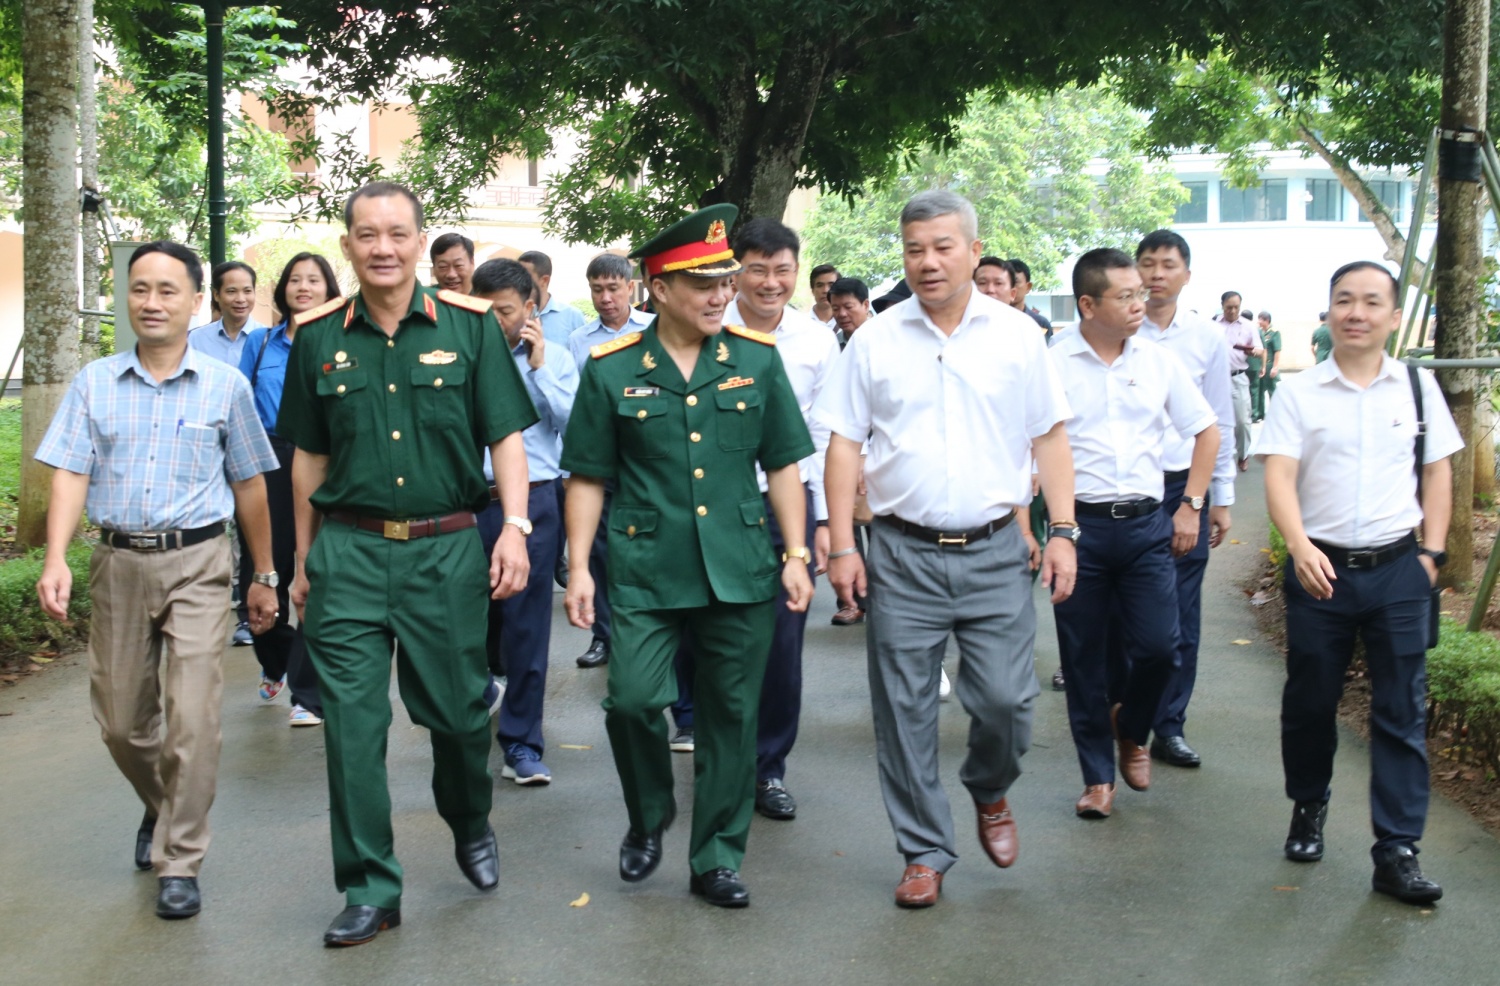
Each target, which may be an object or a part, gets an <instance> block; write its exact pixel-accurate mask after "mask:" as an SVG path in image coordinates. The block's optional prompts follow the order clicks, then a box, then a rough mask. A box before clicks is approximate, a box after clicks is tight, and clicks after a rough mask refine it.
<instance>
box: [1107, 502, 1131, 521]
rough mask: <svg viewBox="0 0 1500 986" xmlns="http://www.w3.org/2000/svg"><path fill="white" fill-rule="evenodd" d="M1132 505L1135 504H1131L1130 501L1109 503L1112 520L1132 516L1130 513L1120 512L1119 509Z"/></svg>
mask: <svg viewBox="0 0 1500 986" xmlns="http://www.w3.org/2000/svg"><path fill="white" fill-rule="evenodd" d="M1132 506H1134V504H1130V503H1111V504H1110V505H1109V519H1110V520H1128V519H1129V518H1130V514H1122V513H1119V512H1118V511H1119V509H1120V508H1121V507H1126V508H1129V507H1132Z"/></svg>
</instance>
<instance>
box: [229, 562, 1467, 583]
mask: <svg viewBox="0 0 1500 986" xmlns="http://www.w3.org/2000/svg"><path fill="white" fill-rule="evenodd" d="M1439 564H1441V562H1439ZM250 580H251V581H252V582H256V583H258V584H260V585H268V586H270V587H271V588H273V589H274V588H276V587H277V586H278V585H280V584H281V576H279V575H277V574H276V573H275V572H256V573H255V574H254V575H252V576H250Z"/></svg>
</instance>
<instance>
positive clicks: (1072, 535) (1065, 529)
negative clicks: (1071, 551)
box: [1047, 524, 1083, 547]
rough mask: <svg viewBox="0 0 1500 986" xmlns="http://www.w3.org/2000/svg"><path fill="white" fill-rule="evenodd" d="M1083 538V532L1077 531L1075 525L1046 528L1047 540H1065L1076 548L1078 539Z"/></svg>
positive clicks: (1055, 525)
mask: <svg viewBox="0 0 1500 986" xmlns="http://www.w3.org/2000/svg"><path fill="white" fill-rule="evenodd" d="M1082 536H1083V531H1081V530H1079V529H1078V525H1077V524H1067V525H1063V524H1051V525H1049V526H1048V527H1047V540H1048V541H1050V540H1052V539H1053V538H1067V539H1068V540H1069V541H1072V542H1073V544H1074V546H1075V547H1076V546H1077V544H1078V539H1079V538H1080V537H1082Z"/></svg>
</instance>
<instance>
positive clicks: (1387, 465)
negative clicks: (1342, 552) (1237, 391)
mask: <svg viewBox="0 0 1500 986" xmlns="http://www.w3.org/2000/svg"><path fill="white" fill-rule="evenodd" d="M1417 374H1418V378H1419V379H1420V380H1421V386H1422V411H1423V413H1424V414H1425V416H1426V418H1427V439H1426V443H1425V445H1424V446H1423V450H1422V451H1423V462H1424V464H1426V463H1432V462H1437V461H1438V460H1439V459H1445V458H1447V457H1448V456H1450V455H1452V454H1453V453H1454V452H1457V451H1458V450H1459V449H1461V448H1463V447H1464V442H1463V438H1462V437H1461V436H1460V435H1459V433H1458V428H1457V426H1456V425H1454V423H1453V415H1452V414H1450V413H1449V412H1448V402H1447V401H1446V400H1445V399H1444V398H1443V392H1442V390H1441V389H1440V388H1439V387H1438V385H1437V379H1436V378H1435V377H1433V375H1432V372H1431V371H1429V370H1418V371H1417ZM1416 438H1417V407H1416V402H1415V401H1414V400H1413V399H1412V393H1411V378H1410V376H1409V375H1408V373H1407V370H1406V367H1405V365H1403V364H1402V363H1400V362H1398V361H1396V360H1394V359H1392V358H1391V357H1389V356H1385V357H1383V358H1382V361H1381V367H1380V372H1379V373H1378V374H1376V376H1375V379H1374V380H1373V381H1371V383H1370V385H1369V386H1368V387H1364V388H1361V387H1359V386H1358V385H1356V384H1354V383H1351V382H1350V381H1349V380H1348V379H1347V378H1346V377H1345V376H1344V374H1343V373H1342V371H1340V369H1339V365H1338V362H1337V361H1336V360H1329V361H1327V362H1326V363H1319V364H1318V365H1317V366H1314V367H1313V368H1311V369H1309V370H1304V371H1303V372H1301V373H1296V374H1293V375H1291V376H1289V377H1287V378H1286V382H1285V383H1283V384H1282V385H1281V386H1280V387H1278V388H1277V390H1276V400H1274V401H1272V402H1271V408H1270V411H1269V412H1268V413H1267V415H1266V423H1265V425H1264V426H1263V428H1262V430H1261V433H1260V439H1259V441H1258V442H1257V444H1256V446H1255V453H1256V454H1257V455H1285V456H1289V457H1290V458H1293V459H1296V460H1298V467H1297V499H1298V502H1299V504H1300V505H1301V508H1302V527H1303V529H1304V531H1306V533H1307V536H1308V537H1310V538H1314V539H1316V540H1319V541H1323V542H1326V543H1328V544H1332V545H1337V546H1338V547H1341V548H1373V547H1379V546H1381V545H1384V544H1390V543H1391V542H1393V541H1396V540H1399V539H1400V538H1402V537H1405V536H1406V535H1407V534H1408V533H1410V532H1411V531H1412V529H1413V528H1415V527H1416V526H1417V525H1418V524H1420V523H1421V522H1422V507H1421V504H1419V503H1418V502H1417V473H1416Z"/></svg>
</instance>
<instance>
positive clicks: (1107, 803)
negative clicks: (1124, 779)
mask: <svg viewBox="0 0 1500 986" xmlns="http://www.w3.org/2000/svg"><path fill="white" fill-rule="evenodd" d="M1114 807H1115V786H1114V785H1113V784H1090V785H1089V786H1088V787H1086V788H1084V789H1083V797H1081V798H1079V799H1078V803H1077V804H1076V805H1074V806H1073V810H1074V811H1076V812H1077V813H1078V817H1079V818H1108V817H1109V813H1110V812H1111V811H1113V810H1114Z"/></svg>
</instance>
